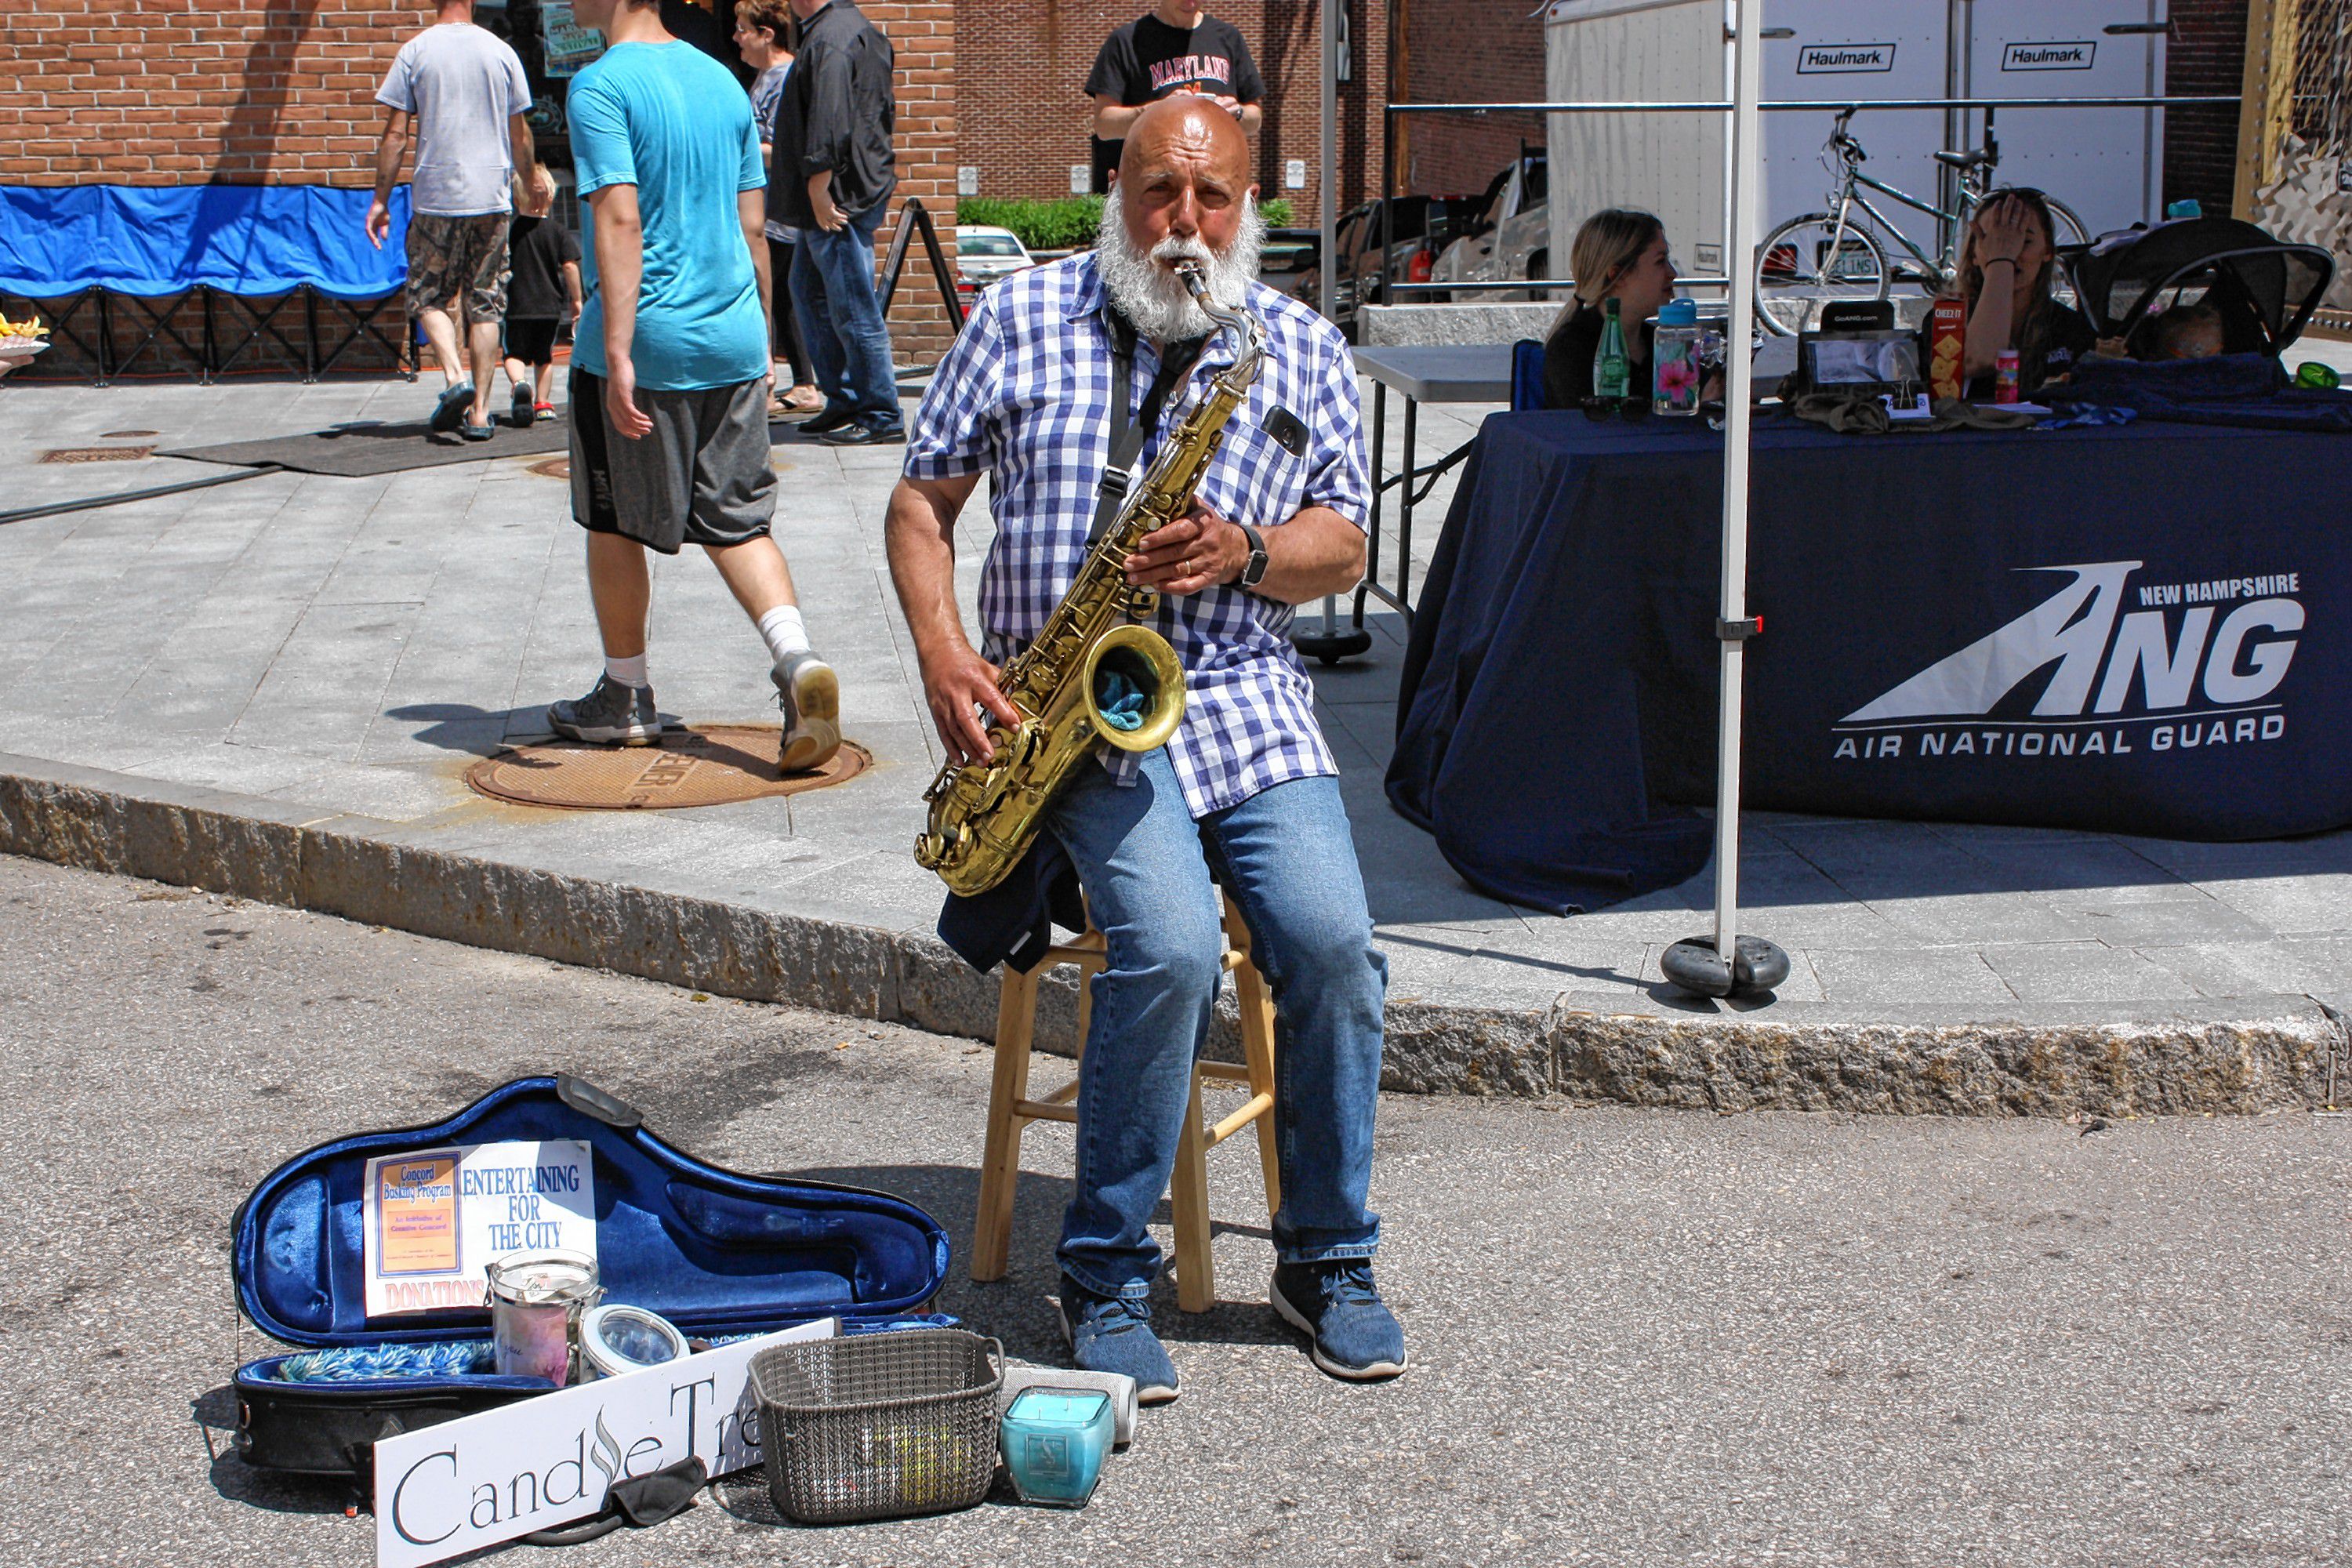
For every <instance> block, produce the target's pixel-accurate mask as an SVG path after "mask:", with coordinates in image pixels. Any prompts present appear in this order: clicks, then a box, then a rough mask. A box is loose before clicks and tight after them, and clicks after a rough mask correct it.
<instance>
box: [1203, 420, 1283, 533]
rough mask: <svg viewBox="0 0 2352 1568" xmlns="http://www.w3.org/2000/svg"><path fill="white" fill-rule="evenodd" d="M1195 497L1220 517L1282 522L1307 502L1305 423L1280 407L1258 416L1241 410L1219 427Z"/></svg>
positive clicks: (1255, 523)
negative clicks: (1219, 438)
mask: <svg viewBox="0 0 2352 1568" xmlns="http://www.w3.org/2000/svg"><path fill="white" fill-rule="evenodd" d="M1201 500H1202V501H1204V502H1206V503H1207V505H1208V506H1209V507H1210V509H1211V510H1213V511H1215V512H1216V513H1217V515H1219V516H1220V517H1224V518H1229V519H1232V520H1234V521H1239V522H1246V523H1249V524H1251V525H1252V526H1254V527H1257V528H1266V527H1270V526H1272V525H1274V524H1276V523H1281V522H1287V521H1290V519H1291V518H1292V517H1293V516H1294V515H1295V514H1296V513H1297V510H1298V509H1299V508H1300V507H1302V506H1304V505H1305V504H1306V502H1307V427H1306V426H1304V425H1302V424H1300V423H1299V421H1298V416H1297V415H1294V414H1292V413H1291V412H1290V411H1289V410H1288V409H1286V408H1279V407H1277V408H1276V409H1275V410H1273V411H1272V412H1271V413H1270V414H1268V415H1266V416H1265V417H1264V418H1263V419H1262V420H1261V419H1255V418H1253V417H1252V416H1250V415H1249V414H1248V412H1247V411H1244V412H1242V413H1239V414H1237V415H1236V416H1234V422H1233V423H1232V424H1231V425H1228V426H1226V427H1225V439H1224V443H1223V445H1222V446H1220V447H1218V448H1217V456H1216V458H1215V460H1214V461H1213V462H1211V463H1210V465H1209V471H1208V472H1207V473H1205V474H1203V475H1202V477H1201Z"/></svg>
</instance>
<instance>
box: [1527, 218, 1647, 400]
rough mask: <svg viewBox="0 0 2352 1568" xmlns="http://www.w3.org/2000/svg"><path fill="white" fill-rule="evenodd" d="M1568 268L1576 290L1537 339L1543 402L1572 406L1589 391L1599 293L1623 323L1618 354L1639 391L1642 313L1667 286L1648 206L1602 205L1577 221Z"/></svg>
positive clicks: (1601, 312) (1600, 311)
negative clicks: (1540, 346) (1610, 302)
mask: <svg viewBox="0 0 2352 1568" xmlns="http://www.w3.org/2000/svg"><path fill="white" fill-rule="evenodd" d="M1568 268H1569V276H1570V278H1572V279H1574V280H1575V283H1576V297H1575V298H1574V299H1573V300H1570V301H1569V303H1568V307H1567V309H1565V310H1562V311H1560V313H1559V319H1558V320H1556V321H1553V322H1552V325H1551V331H1550V332H1549V335H1547V336H1546V337H1545V339H1544V368H1543V384H1544V406H1545V407H1547V408H1574V407H1576V406H1578V405H1580V404H1581V403H1582V402H1583V401H1584V400H1585V399H1586V398H1588V397H1590V396H1591V395H1592V360H1593V356H1594V355H1595V354H1596V353H1599V352H1600V349H1601V326H1602V324H1603V323H1604V321H1606V319H1607V318H1606V309H1605V306H1604V305H1603V301H1604V300H1612V299H1613V300H1616V301H1617V315H1618V321H1619V322H1620V323H1621V324H1622V327H1623V328H1624V331H1625V354H1626V357H1627V358H1628V359H1630V360H1631V361H1632V362H1633V367H1632V368H1633V378H1632V384H1633V386H1634V387H1636V388H1638V389H1641V390H1642V391H1643V392H1646V391H1647V390H1648V388H1649V384H1650V333H1651V328H1650V324H1649V322H1650V318H1651V317H1653V316H1654V315H1656V314H1657V313H1658V307H1659V306H1661V305H1663V304H1664V303H1665V302H1666V301H1667V300H1671V299H1673V298H1674V293H1675V263H1674V258H1672V257H1671V256H1670V255H1668V254H1667V250H1666V226H1665V225H1664V223H1661V222H1660V221H1659V220H1658V218H1657V217H1656V216H1654V214H1651V213H1645V212H1637V211H1634V210H1633V209H1632V208H1630V207H1604V208H1602V209H1601V211H1599V212H1597V213H1594V214H1593V215H1592V216H1591V217H1589V218H1586V219H1585V220H1584V222H1583V224H1582V226H1580V227H1579V228H1578V229H1577V231H1576V243H1575V244H1573V245H1571V246H1570V247H1569V252H1568Z"/></svg>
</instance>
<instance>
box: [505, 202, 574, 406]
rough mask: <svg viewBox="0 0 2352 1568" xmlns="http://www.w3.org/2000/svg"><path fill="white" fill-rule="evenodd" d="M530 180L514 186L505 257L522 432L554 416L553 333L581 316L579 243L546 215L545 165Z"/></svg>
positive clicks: (512, 368)
mask: <svg viewBox="0 0 2352 1568" xmlns="http://www.w3.org/2000/svg"><path fill="white" fill-rule="evenodd" d="M531 174H532V180H531V183H530V184H525V183H524V182H523V181H521V180H520V179H518V180H517V181H516V182H515V216H514V223H513V225H512V226H511V227H509V229H508V231H507V253H508V256H509V258H510V262H509V264H510V265H511V266H512V267H513V268H514V275H513V277H512V278H511V279H509V282H508V284H507V319H506V353H507V379H508V380H509V381H510V382H512V383H514V405H513V410H512V412H511V414H510V415H509V418H511V420H512V421H513V423H514V425H515V426H516V427H517V428H518V429H523V428H528V427H529V426H530V425H531V424H532V423H533V422H534V421H536V420H541V419H552V418H554V417H555V405H554V404H553V403H551V402H550V401H549V399H550V397H551V395H552V394H553V393H554V391H555V333H556V329H557V328H559V327H561V326H562V324H563V321H564V320H565V319H566V315H567V309H566V308H567V306H568V307H569V310H568V314H569V318H570V319H571V320H573V321H577V320H579V317H580V241H579V240H578V238H576V237H574V236H573V235H572V231H571V230H570V229H568V228H565V227H564V226H562V224H560V223H557V222H556V221H554V220H553V219H552V218H551V217H549V216H547V214H548V208H549V205H551V204H550V202H549V199H548V198H547V197H546V196H545V195H541V193H542V192H548V191H552V190H553V189H554V188H555V187H554V182H553V180H552V179H551V177H550V176H549V175H548V173H547V165H545V164H544V163H535V164H533V165H532V166H531Z"/></svg>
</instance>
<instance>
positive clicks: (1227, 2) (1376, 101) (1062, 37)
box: [956, 0, 1388, 223]
mask: <svg viewBox="0 0 2352 1568" xmlns="http://www.w3.org/2000/svg"><path fill="white" fill-rule="evenodd" d="M1148 8H1149V6H1148V5H1147V4H1146V0H963V4H962V5H961V7H960V9H959V15H960V16H961V21H962V26H961V30H960V32H959V33H958V36H957V49H956V60H957V72H956V74H957V78H958V86H959V95H960V96H959V103H960V105H961V119H960V121H959V123H960V127H961V129H960V130H959V132H958V134H957V139H956V141H957V148H958V153H957V160H958V162H959V163H963V164H966V165H969V166H971V167H974V168H977V169H978V170H979V171H980V192H981V194H982V195H986V196H1062V195H1068V194H1069V190H1070V165H1071V164H1073V163H1087V160H1088V157H1089V153H1088V149H1087V123H1088V121H1089V118H1090V117H1091V115H1092V113H1093V100H1092V99H1090V98H1088V97H1087V92H1086V81H1087V71H1089V70H1090V69H1092V68H1093V66H1094V62H1095V54H1096V52H1097V50H1099V49H1100V48H1101V47H1102V43H1103V39H1104V38H1106V37H1108V36H1109V34H1110V31H1111V29H1112V28H1114V27H1117V26H1121V25H1123V24H1125V23H1128V22H1131V21H1133V20H1135V18H1136V17H1138V16H1141V15H1143V13H1144V12H1145V11H1146V10H1147V9H1148ZM1212 14H1213V15H1214V16H1219V17H1222V18H1223V20H1225V21H1228V22H1231V23H1232V24H1233V25H1234V26H1236V27H1238V28H1240V29H1241V33H1242V37H1243V38H1244V40H1245V41H1246V42H1247V43H1248V45H1249V48H1250V56H1251V58H1253V59H1255V61H1256V62H1257V68H1258V70H1259V72H1260V74H1262V75H1263V76H1264V77H1265V125H1264V127H1263V129H1262V130H1261V132H1260V134H1259V136H1258V139H1257V145H1256V148H1255V152H1256V159H1257V161H1256V171H1255V172H1256V175H1257V181H1258V184H1259V185H1260V186H1261V187H1262V188H1263V194H1264V195H1266V196H1269V197H1272V196H1284V197H1287V198H1289V200H1290V201H1291V202H1292V204H1293V205H1294V207H1295V208H1296V210H1297V214H1298V221H1300V222H1302V223H1311V222H1312V221H1313V220H1314V214H1315V211H1316V207H1317V204H1318V202H1319V201H1320V200H1321V195H1320V193H1319V191H1318V188H1317V181H1318V170H1319V166H1320V159H1321V152H1320V137H1321V126H1320V124H1319V123H1318V117H1319V115H1320V113H1321V102H1322V100H1321V92H1322V88H1321V79H1320V70H1321V64H1322V47H1323V34H1322V27H1323V21H1322V16H1321V13H1320V12H1319V11H1318V8H1317V0H1220V3H1219V4H1217V5H1213V7H1212ZM1352 18H1353V22H1354V28H1353V32H1354V37H1353V39H1352V44H1353V49H1352V54H1353V58H1354V66H1355V68H1354V71H1353V79H1352V80H1350V81H1349V82H1347V83H1344V84H1342V85H1341V87H1340V89H1339V154H1340V164H1339V205H1340V207H1341V208H1342V209H1344V208H1346V207H1348V206H1349V205H1353V204H1355V203H1357V202H1360V201H1364V200H1367V199H1369V198H1370V196H1372V195H1376V194H1377V186H1376V182H1377V180H1378V178H1379V169H1380V146H1381V104H1382V103H1383V102H1385V101H1386V93H1385V81H1384V70H1385V58H1386V53H1387V48H1388V35H1387V20H1386V9H1385V5H1384V4H1383V3H1382V0H1353V8H1352ZM1294 158H1295V159H1300V160H1303V161H1304V162H1305V163H1306V165H1307V184H1306V185H1305V186H1304V187H1302V188H1299V189H1296V190H1294V189H1291V188H1289V187H1288V186H1287V185H1286V184H1284V172H1285V170H1284V165H1285V164H1286V163H1287V162H1288V161H1289V160H1291V159H1294Z"/></svg>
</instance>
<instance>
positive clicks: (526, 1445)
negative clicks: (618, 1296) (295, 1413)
mask: <svg viewBox="0 0 2352 1568" xmlns="http://www.w3.org/2000/svg"><path fill="white" fill-rule="evenodd" d="M839 1326H840V1325H839V1323H838V1322H837V1321H835V1319H832V1318H824V1319H820V1320H818V1321H816V1322H814V1323H803V1324H801V1325H800V1326H799V1327H797V1328H791V1329H786V1330H784V1331H782V1332H781V1333H773V1334H766V1335H763V1336H761V1338H759V1339H756V1340H745V1341H744V1342H741V1343H740V1344H731V1345H721V1346H719V1348H718V1349H716V1350H709V1351H705V1352H702V1353H701V1354H700V1355H691V1356H688V1357H686V1358H684V1359H683V1360H680V1361H674V1362H669V1363H666V1364H664V1365H661V1366H649V1367H646V1368H644V1369H643V1370H641V1371H637V1372H632V1373H624V1374H623V1375H621V1376H619V1377H606V1378H599V1379H598V1380H597V1381H595V1382H593V1383H583V1384H577V1385H575V1386H573V1387H571V1388H563V1389H558V1390H557V1391H556V1392H554V1393H553V1394H541V1395H539V1396H538V1397H537V1398H534V1399H523V1400H518V1401H516V1402H515V1403H514V1404H512V1405H500V1406H499V1407H498V1408H497V1409H495V1410H485V1411H483V1412H482V1413H481V1414H479V1415H467V1416H461V1417H459V1418H458V1419H457V1420H455V1421H444V1422H442V1423H441V1424H439V1425H438V1426H426V1427H424V1428H422V1429H420V1430H418V1431H415V1432H404V1433H402V1434H401V1435H399V1436H395V1437H386V1438H383V1440H381V1441H380V1442H378V1443H377V1444H376V1446H375V1560H376V1568H422V1565H423V1564H425V1563H438V1562H441V1561H442V1560H443V1559H445V1558H449V1557H456V1556H458V1555H460V1554H462V1553H465V1552H478V1551H480V1550H481V1549H482V1548H484V1547H486V1546H495V1545H497V1544H498V1543H499V1542H501V1541H511V1540H513V1539H514V1538H515V1537H516V1536H518V1535H525V1534H528V1533H530V1531H534V1530H548V1529H551V1528H553V1527H554V1526H556V1525H559V1524H567V1523H569V1522H571V1521H572V1520H575V1519H585V1518H587V1517H588V1516H589V1515H590V1514H592V1513H594V1512H596V1511H598V1510H601V1509H602V1508H603V1507H604V1493H605V1491H606V1490H607V1489H609V1488H611V1486H612V1485H613V1483H614V1482H615V1481H623V1480H630V1479H635V1478H636V1477H639V1476H644V1475H649V1474H651V1473H652V1472H653V1471H655V1470H658V1469H661V1468H664V1467H666V1466H669V1465H675V1464H679V1463H682V1462H684V1461H685V1460H687V1459H688V1458H700V1459H701V1460H702V1462H703V1464H704V1465H705V1466H706V1467H707V1468H709V1472H710V1473H711V1474H712V1475H713V1476H723V1475H726V1474H729V1473H730V1472H731V1471H735V1470H740V1469H744V1468H749V1467H751V1466H752V1465H756V1464H758V1463H759V1462H760V1415H759V1403H758V1401H757V1400H755V1399H754V1398H753V1397H752V1394H751V1357H752V1356H753V1355H755V1354H756V1353H758V1352H761V1351H763V1350H765V1349H767V1348H768V1347H769V1346H770V1345H776V1344H786V1343H790V1342H793V1341H796V1340H829V1339H831V1338H833V1337H834V1335H835V1332H837V1331H838V1330H839Z"/></svg>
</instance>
